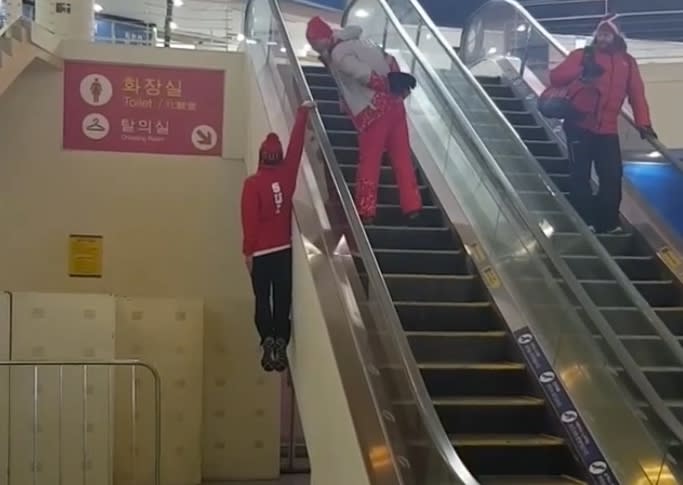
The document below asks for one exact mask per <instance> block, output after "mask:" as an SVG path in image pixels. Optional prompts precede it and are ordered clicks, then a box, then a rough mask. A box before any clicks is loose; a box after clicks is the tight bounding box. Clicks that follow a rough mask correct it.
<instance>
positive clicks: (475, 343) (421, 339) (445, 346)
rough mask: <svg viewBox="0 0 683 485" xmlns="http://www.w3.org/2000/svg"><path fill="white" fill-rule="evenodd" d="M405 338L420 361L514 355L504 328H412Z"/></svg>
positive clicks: (483, 359) (485, 359) (482, 360)
mask: <svg viewBox="0 0 683 485" xmlns="http://www.w3.org/2000/svg"><path fill="white" fill-rule="evenodd" d="M406 337H407V338H408V342H409V343H410V347H411V349H412V350H413V355H414V356H415V359H416V360H417V361H427V360H429V361H432V362H457V363H468V362H470V363H476V362H479V363H485V362H500V361H505V360H511V359H512V358H513V349H512V348H511V346H510V340H509V339H508V335H507V333H506V332H504V331H490V332H445V331H440V332H422V331H409V332H406Z"/></svg>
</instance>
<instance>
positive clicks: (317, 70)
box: [301, 65, 329, 77]
mask: <svg viewBox="0 0 683 485" xmlns="http://www.w3.org/2000/svg"><path fill="white" fill-rule="evenodd" d="M301 69H302V70H303V71H304V74H305V75H306V77H308V76H309V75H311V74H324V75H328V76H329V72H328V70H327V68H326V67H325V66H319V65H315V66H314V65H308V66H302V67H301Z"/></svg>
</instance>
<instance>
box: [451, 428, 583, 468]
mask: <svg viewBox="0 0 683 485" xmlns="http://www.w3.org/2000/svg"><path fill="white" fill-rule="evenodd" d="M453 444H454V446H455V448H456V449H457V450H458V454H459V455H460V457H461V458H462V460H463V462H465V463H467V468H468V470H469V471H470V472H472V473H473V474H474V475H475V476H477V475H479V474H483V473H486V474H500V475H502V474H506V475H533V474H538V475H550V474H553V473H557V471H558V470H570V469H572V468H573V467H574V466H575V465H574V460H573V458H572V455H571V453H570V451H569V450H568V449H567V447H566V443H565V441H564V440H563V439H562V438H558V437H555V436H549V435H544V434H537V435H527V436H524V435H456V436H454V437H453Z"/></svg>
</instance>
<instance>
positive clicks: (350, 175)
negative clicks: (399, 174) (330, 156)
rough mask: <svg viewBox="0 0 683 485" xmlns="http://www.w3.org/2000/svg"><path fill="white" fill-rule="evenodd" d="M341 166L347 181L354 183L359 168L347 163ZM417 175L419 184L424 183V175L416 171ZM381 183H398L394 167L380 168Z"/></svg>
mask: <svg viewBox="0 0 683 485" xmlns="http://www.w3.org/2000/svg"><path fill="white" fill-rule="evenodd" d="M339 168H341V171H342V174H343V175H344V180H346V182H347V183H349V184H353V183H354V182H355V181H356V170H357V167H356V165H347V164H344V165H342V164H341V163H340V164H339ZM416 172H417V170H416ZM416 176H417V182H418V184H422V183H423V182H422V177H421V176H420V174H419V173H416ZM379 183H380V185H395V184H396V178H395V177H394V170H393V168H391V167H387V166H383V167H382V168H381V169H380V175H379Z"/></svg>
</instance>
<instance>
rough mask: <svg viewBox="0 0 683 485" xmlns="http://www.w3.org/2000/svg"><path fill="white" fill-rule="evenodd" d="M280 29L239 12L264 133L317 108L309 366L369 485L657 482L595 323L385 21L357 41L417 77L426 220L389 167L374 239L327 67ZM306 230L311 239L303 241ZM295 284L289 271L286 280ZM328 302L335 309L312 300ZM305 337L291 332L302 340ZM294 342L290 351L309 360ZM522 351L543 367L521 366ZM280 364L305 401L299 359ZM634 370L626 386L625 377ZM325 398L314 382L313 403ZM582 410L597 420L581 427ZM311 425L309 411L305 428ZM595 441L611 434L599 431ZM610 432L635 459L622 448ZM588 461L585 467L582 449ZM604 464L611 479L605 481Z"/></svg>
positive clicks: (412, 106) (298, 204) (655, 448)
mask: <svg viewBox="0 0 683 485" xmlns="http://www.w3.org/2000/svg"><path fill="white" fill-rule="evenodd" d="M286 30H287V29H286V27H285V24H284V20H283V18H282V14H281V12H280V11H279V6H278V3H277V1H276V0H251V1H250V2H249V3H248V5H247V15H246V19H245V29H244V32H245V35H246V36H247V39H248V41H247V42H246V49H247V52H248V58H249V62H250V65H251V67H252V71H253V72H254V73H255V77H256V80H257V83H258V89H259V90H260V93H261V95H262V96H263V101H264V107H266V106H267V108H266V109H265V111H266V113H267V116H268V118H269V120H270V122H271V123H273V121H276V122H280V121H282V120H281V119H280V118H283V119H284V120H288V121H289V123H291V120H292V119H293V111H294V110H295V108H296V106H298V105H299V104H300V103H301V101H302V100H306V99H315V100H316V101H317V102H318V113H317V114H316V115H314V116H312V119H311V128H312V130H313V134H314V136H313V137H307V142H306V148H305V153H306V154H307V159H308V161H307V162H305V163H304V164H303V166H302V173H301V174H300V180H299V189H298V190H297V194H296V195H295V200H294V208H295V215H296V221H297V227H298V228H299V230H300V235H301V241H300V242H301V246H302V247H303V249H302V250H301V252H300V253H302V254H303V255H304V256H303V257H302V258H303V262H302V264H307V265H308V267H309V268H310V269H311V272H313V273H314V275H313V278H312V281H313V282H314V284H315V293H316V294H317V296H318V297H319V299H320V303H321V305H320V306H321V307H322V311H323V314H324V316H325V322H324V325H325V326H326V327H327V329H328V331H329V344H330V345H331V350H332V352H331V353H330V352H319V353H317V354H316V357H317V358H318V359H319V360H322V359H325V362H320V367H321V368H323V367H326V368H329V367H330V366H329V363H330V360H332V361H333V362H334V364H335V365H336V366H337V367H335V370H336V369H338V373H337V372H334V373H333V374H332V375H333V376H336V375H337V374H338V375H339V376H340V379H341V381H342V384H341V385H342V386H343V388H344V389H343V390H344V396H343V398H342V397H339V399H341V400H343V401H345V402H348V406H349V408H348V410H349V413H350V414H351V418H352V425H353V426H354V427H355V433H356V436H357V440H356V441H354V443H356V444H357V445H358V446H359V447H360V451H361V453H359V454H358V455H360V456H361V457H363V459H364V460H365V465H366V470H367V472H368V475H369V476H371V477H372V476H374V477H375V478H376V479H377V481H373V480H371V481H370V483H373V484H374V483H381V484H390V483H391V484H398V483H400V484H402V485H405V484H410V485H412V484H415V485H417V484H424V483H430V484H436V483H438V484H441V485H476V484H477V483H483V484H499V485H504V484H507V485H522V484H539V485H540V484H550V485H552V484H555V485H560V484H569V483H588V482H591V483H593V482H596V480H597V481H599V483H604V484H608V483H609V484H613V483H616V479H615V478H614V475H619V476H622V477H629V478H630V477H634V476H635V477H638V479H639V480H641V479H645V478H647V476H646V475H647V473H651V472H649V471H648V472H647V473H646V474H643V469H642V464H643V463H641V461H642V460H645V459H648V460H649V459H650V458H651V457H654V458H655V460H654V461H653V463H656V464H657V465H659V468H657V473H660V474H661V473H662V470H663V469H664V468H665V464H666V458H665V456H664V455H662V454H661V447H660V446H659V443H658V442H657V437H655V436H653V434H652V432H651V430H649V429H646V428H645V427H644V426H643V425H642V423H641V422H640V421H639V420H638V419H636V418H635V417H634V416H633V413H632V408H631V407H630V406H629V403H630V401H628V400H624V399H622V395H621V394H620V392H621V391H620V388H619V387H618V385H617V384H616V383H615V380H614V379H613V377H612V375H611V374H610V372H609V371H610V370H609V369H607V368H606V367H605V365H604V362H603V361H602V360H601V359H598V358H596V352H597V351H596V346H595V345H593V343H592V341H591V336H590V335H589V334H588V333H586V332H585V328H584V327H585V324H584V323H583V322H582V319H581V316H580V312H584V313H585V318H586V319H587V320H589V321H591V322H593V321H595V320H596V318H595V314H594V312H592V310H591V307H590V305H587V304H586V299H585V298H583V297H582V296H581V295H580V291H579V290H577V288H578V289H580V288H579V286H578V284H577V283H576V282H574V281H573V280H571V278H569V279H567V278H566V272H563V271H562V270H561V268H560V269H559V270H558V269H557V268H555V266H557V260H558V257H557V256H556V255H555V254H554V252H552V251H549V250H548V246H547V245H546V244H545V243H544V242H543V241H542V239H541V236H539V232H538V229H537V228H536V227H535V226H534V225H533V224H529V222H528V221H527V220H526V219H525V216H524V213H523V212H521V211H520V210H519V207H517V206H514V205H513V204H511V203H509V200H510V193H509V191H508V190H507V188H506V187H504V186H502V185H501V184H500V180H499V177H498V175H496V174H493V173H490V171H488V170H484V169H482V166H483V165H484V161H483V157H482V153H481V152H479V151H476V150H474V148H473V146H471V145H472V144H471V143H470V142H469V140H468V139H467V138H466V136H465V135H463V133H462V132H461V131H462V130H461V129H460V128H461V127H460V126H459V125H456V124H454V123H452V121H451V120H452V118H453V117H454V113H455V111H454V109H453V107H452V106H451V105H450V104H449V102H448V97H447V93H446V92H445V90H443V89H441V87H440V86H439V83H438V79H437V78H436V76H434V75H432V73H431V72H428V71H427V70H425V68H424V63H423V61H422V60H421V59H419V58H418V56H417V55H416V49H414V48H413V47H412V46H411V45H410V44H409V43H408V42H406V41H405V38H404V37H403V35H402V33H401V32H400V29H398V28H397V26H396V23H395V22H394V21H393V20H392V21H391V24H389V23H385V22H383V21H382V19H380V22H377V23H376V24H375V25H374V28H373V29H371V30H369V31H368V35H369V36H370V37H372V36H377V35H379V36H380V37H382V36H383V38H384V40H385V41H386V42H385V43H384V44H383V45H384V47H385V48H386V49H387V50H389V49H392V53H396V54H398V55H397V56H396V57H397V60H398V61H399V63H400V65H401V66H402V68H403V69H408V68H409V67H410V66H412V67H414V68H415V72H416V75H417V77H418V83H419V88H418V89H417V90H416V92H414V94H413V95H412V96H411V98H410V99H409V100H408V102H407V103H406V108H407V111H408V113H409V118H410V127H411V137H412V141H413V150H414V155H415V161H416V171H417V175H418V179H419V183H420V191H421V193H422V197H423V201H424V203H425V209H424V211H423V213H422V214H421V216H420V218H419V219H418V220H417V221H411V222H410V223H407V221H405V220H404V218H403V216H402V215H401V213H400V209H399V205H398V193H397V188H396V185H395V181H394V179H393V174H392V171H391V169H390V168H389V166H388V164H387V163H386V161H385V163H384V164H383V166H382V168H381V187H380V190H379V207H378V215H377V218H376V219H375V222H374V223H373V225H369V226H367V227H363V226H362V225H361V223H360V220H359V219H358V216H357V213H356V211H355V209H354V208H353V201H352V197H351V194H352V191H353V188H354V187H353V181H354V179H355V171H356V161H357V159H358V149H357V141H356V140H357V136H356V134H355V131H354V129H353V126H352V124H351V122H350V120H349V119H348V117H347V116H345V115H344V114H343V113H342V112H341V111H340V104H339V96H338V92H337V89H336V87H335V83H334V80H333V79H332V78H331V77H330V75H329V74H328V73H327V72H326V71H325V70H324V69H323V68H321V67H320V66H311V65H304V66H302V65H301V63H300V61H298V60H297V58H296V56H295V54H294V52H295V50H294V49H293V47H292V45H291V42H290V40H289V38H288V35H287V32H286ZM418 71H419V72H418ZM280 111H282V113H280ZM286 126H288V125H287V123H286V122H282V124H280V125H276V126H274V127H272V128H271V129H275V130H277V131H283V132H284V131H285V129H286V128H285V127H286ZM304 182H305V183H304ZM311 223H313V224H312V225H313V226H315V227H316V230H315V231H309V230H308V229H307V227H308V225H310V224H311ZM296 239H297V235H295V240H296ZM574 242H576V241H574ZM574 242H572V244H574ZM578 244H579V245H580V244H583V241H582V240H579V241H578ZM294 247H295V249H296V247H297V245H296V244H294ZM294 253H295V264H296V261H297V260H296V254H297V251H294ZM299 261H301V259H300V260H299ZM320 268H324V269H325V270H326V271H327V273H325V272H321V270H320ZM553 268H555V269H553ZM300 272H301V271H297V268H296V267H295V277H296V273H300ZM316 274H318V277H317V278H316V277H315V275H316ZM480 275H484V277H483V278H482V277H481V276H480ZM529 282H531V283H532V285H531V286H529V284H528V283H529ZM534 285H535V286H534ZM577 294H578V295H579V296H578V297H577V296H576V295H577ZM329 295H333V296H335V298H333V299H331V300H330V301H331V302H332V303H328V301H323V296H329ZM299 297H301V295H300V296H299ZM295 298H296V292H295ZM340 303H342V304H341V305H340ZM335 304H336V306H335ZM307 305H308V302H306V301H301V300H299V301H298V302H297V301H295V307H299V308H301V307H302V306H303V307H306V306H307ZM574 305H578V306H579V307H580V308H579V311H578V312H577V311H576V308H575V307H574ZM310 306H313V305H310ZM338 307H339V308H338ZM309 323H310V322H309V321H302V320H301V319H299V320H297V324H296V325H295V334H296V333H297V332H301V331H302V328H305V327H304V326H305V325H307V324H309ZM315 323H318V322H317V321H316V322H315ZM309 327H310V325H309ZM519 332H522V333H519ZM584 334H585V335H584ZM296 337H301V335H300V334H299V335H295V341H294V342H293V348H294V349H293V351H294V352H297V351H298V349H299V348H302V347H303V345H301V346H300V345H299V343H300V342H301V341H300V340H298V339H296ZM529 339H531V340H529ZM531 341H534V342H536V343H537V344H538V345H537V346H536V347H535V349H536V351H537V353H536V354H534V355H533V356H530V354H529V351H526V350H525V353H524V354H523V353H522V351H521V350H520V349H522V348H523V347H524V346H525V345H527V344H528V343H529V342H531ZM308 343H309V344H310V343H312V342H311V341H308ZM584 343H588V345H584ZM325 345H327V344H325ZM306 349H310V346H308V347H306ZM544 354H546V355H544ZM539 356H543V358H545V359H546V360H547V361H548V364H547V366H546V368H545V369H546V371H545V372H541V371H540V370H539V366H538V365H536V364H537V362H538V359H539V358H540V357H539ZM295 357H298V356H295ZM534 359H536V362H534ZM551 360H552V365H551V364H550V361H551ZM291 363H292V370H293V376H294V379H295V386H297V393H298V391H299V387H298V386H299V385H301V384H302V383H301V381H298V382H297V380H296V379H297V378H300V377H297V376H300V375H301V374H300V372H298V370H299V369H297V366H298V365H299V361H298V359H297V358H293V359H291ZM316 364H317V362H316ZM627 364H628V362H627V363H626V364H624V372H625V373H627V374H628V375H632V374H633V369H632V368H630V367H629V366H628V365H627ZM314 365H315V364H314ZM554 366H557V367H554ZM349 369H351V370H349ZM550 369H553V370H555V372H556V373H554V372H553V371H552V370H550ZM548 374H550V380H548V379H549V377H548ZM309 375H310V376H311V377H312V378H313V379H314V380H315V379H318V378H319V375H318V373H317V372H313V373H311V374H309ZM577 382H579V383H580V384H581V385H580V388H581V391H582V392H583V394H584V396H583V397H582V396H577V397H578V398H579V401H580V403H577V404H575V403H573V402H572V399H574V397H573V396H572V397H571V398H570V397H569V396H567V398H566V399H565V401H564V402H565V403H566V404H568V406H569V408H570V409H571V413H570V414H569V415H568V418H569V419H568V420H567V415H565V414H563V416H564V417H565V419H564V420H561V419H560V418H559V413H560V411H558V409H559V407H558V406H559V404H558V398H557V397H558V394H557V392H558V391H562V390H563V386H564V387H565V388H566V387H570V386H572V385H576V383H577ZM548 383H550V384H548ZM325 384H326V383H325V382H318V381H317V380H315V383H313V384H311V382H307V383H306V388H307V389H308V390H309V391H310V389H311V387H316V386H318V385H320V386H321V387H323V386H324V385H325ZM544 386H545V387H544ZM550 386H552V388H553V391H552V392H549V390H548V389H549V387H550ZM563 392H567V393H568V391H566V390H565V391H563ZM553 393H554V394H553ZM305 394H306V393H301V394H299V395H300V396H303V397H302V399H303V404H304V408H306V407H308V408H309V409H310V407H313V406H320V405H322V406H324V405H325V404H322V403H323V402H324V400H323V399H317V397H318V396H316V395H315V392H313V393H310V392H309V394H308V397H306V395H305ZM359 395H361V396H362V397H363V399H360V398H359V397H358V396H359ZM605 403H607V405H605ZM327 405H328V406H329V408H330V409H329V414H327V411H328V408H327V407H325V409H324V410H323V413H317V414H318V416H319V415H321V414H322V415H325V416H326V419H325V420H324V422H321V421H320V420H318V421H317V422H315V424H312V423H313V422H311V423H309V424H308V426H314V425H317V426H323V427H325V426H326V423H327V422H328V421H330V422H331V421H337V420H342V419H345V416H346V415H342V414H333V413H334V412H335V409H332V408H333V406H330V403H329V402H328V403H327ZM584 411H585V412H590V415H591V416H592V417H593V418H594V419H596V417H597V420H598V421H599V422H598V423H593V425H591V427H589V426H587V425H585V426H584V428H583V429H580V428H577V427H576V426H577V424H576V423H577V422H578V421H577V420H578V419H579V417H580V412H584ZM308 419H312V418H309V416H308V415H307V413H306V412H302V420H303V422H304V429H305V430H306V431H308V430H309V429H310V428H307V420H308ZM568 423H569V424H568ZM600 427H602V428H603V429H605V428H607V429H608V433H606V434H605V433H604V432H603V433H602V434H599V433H596V432H595V429H598V428H600ZM577 429H580V430H581V434H580V435H579V434H577V433H576V430H577ZM613 429H619V432H620V439H622V438H623V439H625V440H626V439H630V440H631V441H632V443H635V444H634V445H629V446H628V447H627V448H623V447H620V446H619V440H616V439H614V437H613V436H610V433H611V431H610V430H613ZM315 431H316V432H315V433H313V436H312V437H311V438H312V439H311V440H308V438H309V436H308V435H307V442H308V444H309V445H310V446H311V447H315V446H316V438H317V446H326V447H328V448H326V449H325V452H324V453H315V452H312V453H311V460H312V461H311V466H312V470H314V472H315V470H316V469H317V470H320V469H321V468H319V467H318V464H317V463H316V461H315V460H316V457H318V458H319V457H320V456H321V455H324V456H328V457H329V456H337V454H339V456H342V454H343V453H345V452H346V451H347V450H346V447H348V446H349V443H350V442H349V441H347V442H346V447H345V446H341V445H340V444H339V443H337V440H336V439H335V440H333V439H329V438H326V439H320V436H321V434H320V433H318V428H316V429H315ZM598 432H599V430H598ZM594 433H596V434H595V437H593V434H594ZM316 435H317V436H316ZM627 437H628V438H627ZM596 442H599V443H600V446H598V445H597V444H596ZM591 444H592V445H591ZM351 446H353V445H351ZM591 446H593V450H594V451H595V452H592V451H591V452H588V451H587V450H588V449H589V448H590V447H591ZM601 449H602V450H604V451H601ZM311 450H312V451H315V450H314V449H313V448H311ZM612 460H614V462H615V463H618V464H619V467H620V468H619V470H618V472H617V471H616V468H615V469H613V471H614V475H611V473H612V471H610V463H611V462H612ZM662 464H664V465H662ZM317 467H318V468H317ZM318 473H321V472H320V471H319V472H318ZM322 473H324V472H322ZM387 473H388V474H391V475H393V478H394V480H393V481H392V480H387V479H386V476H385V475H386V474H387ZM593 475H595V476H596V477H597V478H593ZM475 477H476V478H475ZM337 483H338V482H337Z"/></svg>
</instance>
